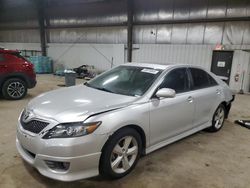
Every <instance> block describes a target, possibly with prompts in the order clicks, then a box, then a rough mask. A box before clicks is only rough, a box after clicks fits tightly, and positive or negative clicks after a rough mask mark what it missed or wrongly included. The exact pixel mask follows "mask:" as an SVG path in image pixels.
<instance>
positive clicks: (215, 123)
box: [206, 104, 226, 132]
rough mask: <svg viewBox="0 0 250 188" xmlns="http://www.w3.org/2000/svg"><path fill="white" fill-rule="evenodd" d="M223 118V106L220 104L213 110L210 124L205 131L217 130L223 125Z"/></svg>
mask: <svg viewBox="0 0 250 188" xmlns="http://www.w3.org/2000/svg"><path fill="white" fill-rule="evenodd" d="M225 118H226V109H225V106H224V105H222V104H220V105H219V106H218V108H217V109H216V110H215V112H214V115H213V119H212V126H211V127H209V128H208V129H206V131H208V132H217V131H219V130H220V129H221V128H222V127H223V124H224V120H225Z"/></svg>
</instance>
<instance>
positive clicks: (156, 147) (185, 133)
mask: <svg viewBox="0 0 250 188" xmlns="http://www.w3.org/2000/svg"><path fill="white" fill-rule="evenodd" d="M210 126H211V122H207V123H205V124H203V125H201V126H199V127H196V128H194V129H191V130H189V131H186V132H184V133H182V134H179V135H177V136H174V137H171V138H169V139H167V140H164V141H162V142H159V143H157V144H155V145H153V146H150V147H148V148H146V154H149V153H151V152H153V151H155V150H157V149H159V148H162V147H164V146H166V145H169V144H171V143H173V142H176V141H178V140H180V139H183V138H185V137H187V136H190V135H192V134H194V133H197V132H199V131H201V130H203V129H205V128H208V127H210Z"/></svg>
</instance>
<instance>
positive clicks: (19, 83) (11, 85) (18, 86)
mask: <svg viewBox="0 0 250 188" xmlns="http://www.w3.org/2000/svg"><path fill="white" fill-rule="evenodd" d="M26 93H27V84H26V82H24V81H23V80H21V79H19V78H11V79H8V80H7V81H5V82H4V84H3V87H2V94H3V97H4V98H6V99H9V100H18V99H22V98H23V97H24V96H25V95H26Z"/></svg>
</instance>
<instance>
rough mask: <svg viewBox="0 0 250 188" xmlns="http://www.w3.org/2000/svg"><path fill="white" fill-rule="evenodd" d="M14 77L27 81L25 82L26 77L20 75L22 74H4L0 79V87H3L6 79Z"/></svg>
mask: <svg viewBox="0 0 250 188" xmlns="http://www.w3.org/2000/svg"><path fill="white" fill-rule="evenodd" d="M15 78H18V79H20V80H22V81H24V82H25V83H28V82H27V79H26V78H25V76H24V75H22V74H10V75H7V76H5V77H4V78H3V79H2V80H1V83H0V87H1V88H2V87H3V84H4V83H5V82H6V81H7V80H9V79H15Z"/></svg>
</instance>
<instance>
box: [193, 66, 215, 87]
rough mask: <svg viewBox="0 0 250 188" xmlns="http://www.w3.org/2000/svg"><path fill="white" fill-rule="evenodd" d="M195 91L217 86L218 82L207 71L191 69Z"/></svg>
mask: <svg viewBox="0 0 250 188" xmlns="http://www.w3.org/2000/svg"><path fill="white" fill-rule="evenodd" d="M190 71H191V74H192V78H193V87H194V89H202V88H206V87H212V86H215V85H217V83H216V81H215V80H214V79H213V78H212V77H211V76H210V75H209V74H208V73H206V71H204V70H201V69H196V68H191V69H190Z"/></svg>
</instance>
